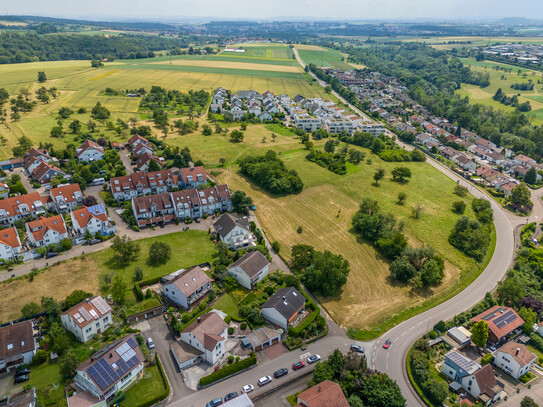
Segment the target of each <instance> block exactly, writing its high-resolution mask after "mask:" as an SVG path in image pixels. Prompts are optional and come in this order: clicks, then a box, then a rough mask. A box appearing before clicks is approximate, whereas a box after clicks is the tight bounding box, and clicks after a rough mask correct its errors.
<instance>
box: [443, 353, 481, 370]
mask: <svg viewBox="0 0 543 407" xmlns="http://www.w3.org/2000/svg"><path fill="white" fill-rule="evenodd" d="M446 356H447V357H448V358H449V359H450V360H451V361H453V362H454V363H455V364H456V365H457V366H458V367H459V368H461V369H464V370H465V371H466V372H470V371H472V370H473V369H475V370H476V369H477V368H478V367H479V365H478V364H477V363H476V362H474V361H473V360H471V359H468V358H467V357H465V356H464V355H462V354H460V353H458V352H454V351H453V352H449V353H448V354H447V355H446Z"/></svg>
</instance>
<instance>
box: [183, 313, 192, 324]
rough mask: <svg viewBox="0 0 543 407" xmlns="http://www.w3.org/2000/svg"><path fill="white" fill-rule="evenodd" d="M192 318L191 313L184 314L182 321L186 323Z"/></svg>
mask: <svg viewBox="0 0 543 407" xmlns="http://www.w3.org/2000/svg"><path fill="white" fill-rule="evenodd" d="M189 320H190V315H189V314H183V316H182V317H181V322H182V323H184V324H186V323H187V322H189Z"/></svg>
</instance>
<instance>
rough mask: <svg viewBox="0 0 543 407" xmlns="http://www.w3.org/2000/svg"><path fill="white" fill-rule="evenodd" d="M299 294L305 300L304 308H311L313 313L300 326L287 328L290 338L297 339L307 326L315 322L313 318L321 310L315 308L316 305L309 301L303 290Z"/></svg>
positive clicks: (309, 298)
mask: <svg viewBox="0 0 543 407" xmlns="http://www.w3.org/2000/svg"><path fill="white" fill-rule="evenodd" d="M300 292H301V293H302V295H303V296H304V297H305V299H306V300H307V303H306V306H305V307H306V308H311V309H312V310H313V312H311V315H309V316H308V317H306V318H305V319H304V320H303V321H302V323H301V324H299V325H298V326H297V327H289V328H288V334H289V335H290V336H294V337H298V336H300V334H301V333H302V332H303V331H305V330H306V329H307V327H308V326H309V324H311V323H313V321H315V318H317V315H319V314H320V313H321V310H320V309H319V307H317V304H315V301H313V300H312V299H311V297H310V296H309V295H308V294H307V293H306V292H305V290H303V289H301V288H300Z"/></svg>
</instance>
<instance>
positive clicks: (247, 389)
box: [241, 384, 255, 393]
mask: <svg viewBox="0 0 543 407" xmlns="http://www.w3.org/2000/svg"><path fill="white" fill-rule="evenodd" d="M254 389H255V386H253V385H252V384H246V385H245V386H243V388H242V389H241V392H242V393H250V392H252V391H253V390H254Z"/></svg>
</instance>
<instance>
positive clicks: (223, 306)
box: [213, 293, 242, 319]
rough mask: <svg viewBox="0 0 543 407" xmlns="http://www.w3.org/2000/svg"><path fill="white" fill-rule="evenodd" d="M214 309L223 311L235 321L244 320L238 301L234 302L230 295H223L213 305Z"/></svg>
mask: <svg viewBox="0 0 543 407" xmlns="http://www.w3.org/2000/svg"><path fill="white" fill-rule="evenodd" d="M213 308H216V309H218V310H221V311H223V312H224V313H226V314H228V315H230V316H231V317H232V318H234V319H242V318H241V316H240V315H239V308H238V305H237V303H236V300H234V298H233V297H232V295H230V293H225V294H223V295H222V296H221V298H219V299H218V300H217V302H216V303H215V304H214V305H213Z"/></svg>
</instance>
